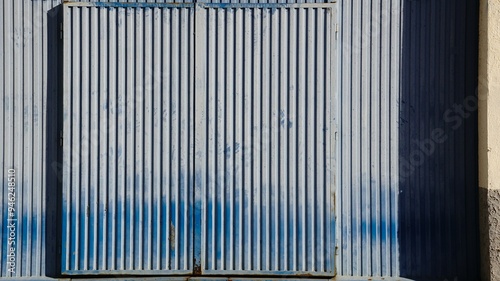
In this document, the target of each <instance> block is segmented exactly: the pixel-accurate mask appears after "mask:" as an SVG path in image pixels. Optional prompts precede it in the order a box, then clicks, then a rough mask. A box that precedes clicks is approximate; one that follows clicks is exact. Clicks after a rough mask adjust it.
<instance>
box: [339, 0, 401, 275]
mask: <svg viewBox="0 0 500 281" xmlns="http://www.w3.org/2000/svg"><path fill="white" fill-rule="evenodd" d="M402 8H403V7H402V1H400V0H372V1H347V0H343V1H340V7H339V22H340V30H339V38H340V39H339V40H340V48H339V65H338V69H339V70H338V77H339V88H338V89H339V108H338V112H337V118H338V120H339V135H338V138H339V141H338V147H337V149H338V151H339V154H338V155H339V156H338V160H337V161H338V166H337V169H338V174H339V180H338V188H337V198H338V199H337V202H336V203H337V217H338V223H337V228H338V231H337V247H338V260H337V262H338V264H337V266H338V273H339V275H341V276H399V255H398V236H397V234H398V191H399V177H398V176H399V167H398V160H399V158H398V149H399V142H398V141H399V139H398V128H399V123H398V116H399V106H400V105H399V95H400V80H399V79H400V63H401V62H400V58H401V44H402V38H401V32H402V29H401V28H402V26H401V25H402V23H401V11H402Z"/></svg>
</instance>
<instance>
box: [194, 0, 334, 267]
mask: <svg viewBox="0 0 500 281" xmlns="http://www.w3.org/2000/svg"><path fill="white" fill-rule="evenodd" d="M196 13H197V15H196V22H197V23H196V26H197V27H196V34H197V36H196V39H195V40H196V42H195V44H196V46H198V47H199V46H206V48H205V49H204V50H200V49H199V48H198V47H197V56H198V57H197V59H196V62H197V63H196V68H197V70H196V77H197V79H196V80H197V81H196V86H195V89H196V96H197V97H198V98H199V99H198V100H197V110H196V112H197V121H196V122H197V127H196V129H195V131H196V135H197V137H196V145H195V147H196V148H195V149H196V150H197V152H196V155H197V156H196V159H197V160H195V167H196V168H195V169H196V174H197V177H198V180H197V181H196V184H195V185H196V190H198V191H199V192H200V193H199V194H200V196H199V197H198V200H199V201H200V202H201V204H202V207H201V213H200V216H201V217H200V220H199V222H200V225H199V227H197V231H199V232H200V233H199V235H200V236H201V245H200V255H201V257H200V260H201V265H200V266H201V270H202V272H203V273H204V274H273V275H274V274H283V275H308V276H315V275H318V276H333V275H334V237H335V235H334V220H335V218H334V203H333V202H334V185H333V165H334V162H333V159H334V156H333V153H334V149H333V137H334V132H335V127H334V118H333V110H332V109H333V108H334V107H333V106H334V96H333V94H334V90H333V89H334V79H333V78H334V49H335V47H334V41H335V38H334V36H335V33H334V32H335V30H334V27H335V24H334V14H335V13H334V6H333V5H332V4H286V5H282V4H246V5H245V4H201V8H197V12H196ZM200 58H201V59H200ZM195 256H196V253H195Z"/></svg>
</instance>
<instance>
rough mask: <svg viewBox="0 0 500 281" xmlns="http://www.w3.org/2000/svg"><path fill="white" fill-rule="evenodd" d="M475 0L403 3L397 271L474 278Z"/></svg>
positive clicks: (476, 270) (469, 280) (421, 275)
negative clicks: (398, 263)
mask: <svg viewBox="0 0 500 281" xmlns="http://www.w3.org/2000/svg"><path fill="white" fill-rule="evenodd" d="M478 5H479V4H478V1H477V0H474V1H469V0H459V1H457V0H439V1H411V0H406V1H404V14H403V17H402V24H403V33H402V36H403V47H402V57H401V59H402V64H401V67H402V70H401V74H402V76H401V78H402V79H401V85H402V90H401V97H400V131H399V145H400V148H399V150H400V194H399V241H400V250H399V252H400V273H401V276H403V277H409V278H426V277H433V278H436V277H438V278H440V280H450V281H451V280H467V281H473V280H478V277H479V241H478V170H477V169H478V168H477V167H478V164H477V163H478V160H477V53H478V50H477V45H478Z"/></svg>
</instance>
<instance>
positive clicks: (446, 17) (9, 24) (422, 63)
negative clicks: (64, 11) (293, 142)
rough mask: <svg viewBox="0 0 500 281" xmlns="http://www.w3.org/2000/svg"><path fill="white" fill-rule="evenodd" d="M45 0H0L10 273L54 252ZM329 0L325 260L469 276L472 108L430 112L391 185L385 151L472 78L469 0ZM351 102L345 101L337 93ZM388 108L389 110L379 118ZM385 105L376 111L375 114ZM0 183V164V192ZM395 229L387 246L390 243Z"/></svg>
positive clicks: (37, 268) (395, 152) (364, 271)
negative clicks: (330, 151)
mask: <svg viewBox="0 0 500 281" xmlns="http://www.w3.org/2000/svg"><path fill="white" fill-rule="evenodd" d="M121 2H126V1H121ZM131 2H135V1H131ZM59 3H60V1H50V0H47V1H31V0H23V1H20V0H4V1H1V3H0V22H2V24H3V28H1V29H0V34H1V36H0V38H1V39H0V40H2V41H1V42H0V53H2V55H1V56H0V63H1V65H2V66H1V67H0V89H2V90H1V91H2V95H3V98H2V99H1V101H0V102H1V104H0V107H1V108H2V114H0V121H1V122H0V126H1V127H0V133H1V134H2V137H1V138H0V142H1V143H0V156H1V157H2V160H1V163H0V165H1V167H0V169H1V170H2V173H4V174H5V172H6V170H7V168H10V167H12V166H14V167H15V168H16V169H17V179H18V180H19V184H20V187H19V189H18V192H19V193H18V198H19V201H18V202H20V205H21V204H22V206H19V208H18V214H19V217H20V218H21V217H22V219H23V223H22V225H23V226H22V227H20V228H19V232H18V233H19V235H18V237H19V241H20V242H21V243H20V244H19V245H18V251H19V253H20V254H19V256H18V258H19V260H22V263H18V264H19V265H20V269H19V270H18V273H17V276H44V275H45V274H53V273H49V271H53V270H54V269H50V270H49V265H47V266H46V265H45V264H44V260H53V259H54V258H55V257H56V255H55V254H56V248H55V247H56V244H54V241H55V239H54V237H56V233H57V232H58V230H57V229H56V224H57V223H59V221H58V220H57V217H56V216H55V207H54V206H55V203H56V202H57V196H55V194H57V192H58V191H57V190H56V189H55V188H54V187H55V180H56V179H55V178H54V170H55V169H57V164H56V165H55V166H54V163H56V161H57V158H56V157H55V156H54V155H57V153H55V151H56V149H57V147H56V146H57V144H58V132H57V131H55V130H54V123H53V122H52V121H57V120H56V119H55V118H56V116H54V112H56V109H57V96H56V95H54V94H55V93H56V92H57V89H58V86H57V85H55V84H54V79H56V78H57V76H58V74H59V75H60V74H61V73H60V71H59V70H58V69H57V65H54V62H53V60H52V59H49V58H54V57H57V53H54V52H55V50H58V49H57V48H56V46H55V45H54V42H56V40H57V39H56V37H54V36H55V35H54V34H57V35H58V34H59V30H58V26H56V25H52V26H51V24H50V20H51V17H50V16H49V15H50V14H49V15H48V14H47V11H48V10H50V9H51V8H52V7H54V6H55V5H57V4H59ZM339 4H340V5H339V9H338V11H339V15H338V19H339V22H340V24H341V25H340V26H341V28H340V30H339V32H340V33H339V40H341V43H340V44H341V48H340V49H339V50H341V51H339V87H340V90H341V92H340V93H341V94H340V96H339V102H340V103H341V105H342V107H341V110H340V111H339V117H342V116H343V117H344V118H342V119H339V126H340V127H339V129H340V130H342V134H341V135H339V137H340V138H339V142H338V144H339V147H338V149H339V151H340V153H341V155H339V157H341V158H339V161H340V162H339V164H341V165H342V167H345V168H343V169H342V170H341V172H342V174H340V176H341V177H340V179H338V180H339V190H338V191H337V192H338V194H337V203H338V204H337V222H338V224H337V230H338V231H337V243H338V246H339V249H338V251H337V258H336V263H337V266H338V267H337V272H338V274H339V275H347V276H348V275H363V276H368V275H375V276H376V275H393V276H397V275H401V276H408V277H419V276H420V277H422V276H426V277H430V276H432V275H439V276H447V277H446V278H448V279H450V280H452V279H454V277H450V276H457V279H458V280H474V278H475V276H477V259H476V262H474V259H475V257H476V256H475V254H474V252H475V251H477V243H476V242H477V237H476V236H475V235H476V233H475V229H476V225H475V224H476V221H475V220H476V216H475V211H476V206H475V205H474V204H476V202H477V200H476V196H477V195H476V193H475V187H476V184H475V176H474V174H473V173H474V171H475V169H476V165H475V161H476V156H475V145H474V143H475V134H476V133H475V128H476V125H475V124H476V123H475V116H474V114H473V115H472V116H473V117H471V118H467V119H465V120H464V123H463V125H462V127H460V129H458V130H452V129H451V127H450V126H451V124H449V123H446V122H445V123H444V124H442V125H443V126H444V127H443V128H445V129H446V130H448V131H446V132H447V134H448V132H449V134H448V136H449V139H450V140H451V141H448V142H447V143H446V144H445V145H444V146H439V147H438V148H436V152H435V153H434V154H433V155H435V156H432V157H430V158H429V159H431V160H429V161H427V162H425V163H427V164H423V165H422V166H421V167H419V169H418V172H415V173H414V174H413V175H412V179H411V180H408V181H405V182H402V183H401V184H400V185H399V186H398V184H399V180H400V179H399V175H400V174H401V173H402V172H403V171H404V169H406V167H405V166H404V165H402V166H401V167H399V168H398V166H399V165H398V164H397V163H398V161H399V163H401V161H402V160H401V159H403V158H406V159H408V156H409V153H410V152H411V151H412V147H414V146H415V145H416V144H415V143H414V141H413V139H415V138H416V139H417V140H419V139H422V137H425V136H426V135H427V134H426V132H428V131H429V129H431V128H435V127H436V126H437V125H438V122H439V121H440V120H442V119H440V118H442V116H443V114H444V111H446V110H447V109H448V108H450V106H451V105H452V104H453V103H454V102H457V101H463V98H464V97H465V96H467V95H468V93H470V92H471V91H473V89H474V88H475V87H476V80H475V77H476V75H475V73H473V72H474V71H475V69H476V65H475V59H476V57H475V52H476V50H475V46H476V45H477V44H476V43H477V32H476V29H475V28H476V25H475V22H476V21H475V18H476V17H477V12H476V8H477V1H466V0H459V1H452V0H439V1H408V0H406V1H405V0H371V1H361V0H352V1H351V0H341V1H340V2H339ZM397 23H399V26H398V24H397ZM51 36H52V37H51ZM61 52H62V51H61ZM397 53H399V55H397ZM418 54H422V55H418ZM421 57H424V58H428V59H429V60H428V61H426V60H421V59H420V58H421ZM432 77H435V78H434V79H433V78H432ZM410 81H413V82H410ZM457 85H459V86H457ZM30 89H31V90H30ZM397 97H400V98H399V100H398V98H397ZM457 99H458V100H457ZM372 103H373V104H372ZM351 105H353V107H352V109H349V108H348V107H345V106H351ZM394 106H395V107H399V109H397V110H394ZM394 114H400V115H401V118H400V119H399V120H398V119H397V118H393V116H395V115H394ZM406 117H413V118H406ZM387 118H390V121H388V122H385V121H387ZM420 120H422V122H421V121H420ZM433 120H434V121H433ZM377 122H378V123H377ZM394 122H399V123H398V124H395V123H394ZM433 122H434V123H433ZM441 122H442V121H441ZM434 125H436V126H434ZM398 126H399V127H398ZM439 126H441V125H439ZM416 128H419V130H418V131H417V130H416ZM394 130H396V131H394ZM412 132H413V133H412ZM417 132H418V134H417ZM412 134H413V135H412ZM371 136H373V138H372V137H371ZM411 136H413V137H411ZM470 136H473V137H470ZM372 139H375V141H374V140H372ZM376 139H379V141H376ZM361 149H364V150H363V153H361V152H362V150H361ZM464 151H466V152H465V153H464ZM54 158H55V159H54ZM436 158H437V159H436ZM378 163H379V165H377V164H378ZM395 163H396V164H395ZM394 165H396V166H394ZM444 167H447V168H448V170H444ZM459 171H461V172H459ZM465 171H468V172H467V173H466V172H465ZM470 171H472V172H470ZM465 175H467V176H465ZM351 186H352V188H351ZM6 190H7V185H6V180H5V176H4V184H3V191H2V195H0V196H1V199H0V200H2V201H1V202H2V206H5V205H6ZM28 191H30V192H28ZM37 192H39V195H37ZM397 192H400V195H399V202H398V201H396V200H397V195H396V194H397ZM0 212H1V217H2V221H1V222H0V235H1V236H0V240H1V241H2V245H1V247H0V250H1V253H0V268H1V271H0V276H8V275H7V273H6V267H5V260H4V258H5V253H6V248H5V247H6V242H5V239H6V236H5V234H6V225H5V222H6V209H5V208H2V209H1V210H0ZM396 230H397V231H398V232H399V234H398V233H397V232H396ZM398 241H399V243H400V244H401V245H400V247H399V249H400V250H399V255H398V254H394V253H397V248H398V246H397V244H398ZM45 245H47V246H45ZM457 245H458V246H457ZM434 249H437V250H434ZM461 249H468V250H466V251H464V252H462V251H461ZM429 253H430V254H429ZM439 254H441V255H439ZM429 255H430V256H431V258H429ZM436 272H437V273H436ZM463 276H466V277H463ZM441 279H443V278H441Z"/></svg>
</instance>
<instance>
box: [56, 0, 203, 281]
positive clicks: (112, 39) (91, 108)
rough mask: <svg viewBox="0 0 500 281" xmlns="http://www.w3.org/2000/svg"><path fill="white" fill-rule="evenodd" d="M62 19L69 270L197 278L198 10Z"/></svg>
mask: <svg viewBox="0 0 500 281" xmlns="http://www.w3.org/2000/svg"><path fill="white" fill-rule="evenodd" d="M63 12H64V15H63V16H64V24H63V27H64V30H65V31H64V51H65V52H64V87H63V97H64V101H63V108H64V110H63V116H62V117H63V131H64V144H63V177H62V191H63V198H62V200H63V205H62V217H63V220H62V221H63V225H62V230H63V237H62V272H63V273H64V274H98V273H113V274H124V273H134V274H158V273H162V274H187V273H190V272H191V271H192V252H193V251H192V247H193V242H192V233H193V221H192V204H193V201H192V194H193V190H192V177H191V175H192V173H191V172H190V171H191V170H192V168H191V167H192V152H193V149H192V135H193V130H192V129H193V126H192V121H193V118H192V116H193V97H192V93H193V89H192V77H193V75H192V73H193V67H192V64H193V55H192V46H193V44H192V40H193V35H192V34H193V33H192V30H193V9H190V8H178V7H175V6H172V7H168V6H165V5H164V6H163V7H159V8H158V7H155V8H141V7H139V8H127V9H126V8H123V7H122V6H120V5H118V6H116V7H113V8H109V9H108V8H103V7H100V6H99V5H97V6H91V7H85V6H83V7H82V6H73V5H65V6H64V9H63Z"/></svg>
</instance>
